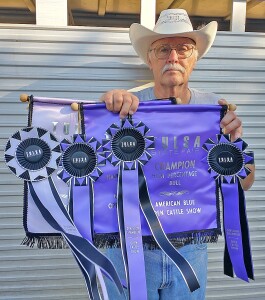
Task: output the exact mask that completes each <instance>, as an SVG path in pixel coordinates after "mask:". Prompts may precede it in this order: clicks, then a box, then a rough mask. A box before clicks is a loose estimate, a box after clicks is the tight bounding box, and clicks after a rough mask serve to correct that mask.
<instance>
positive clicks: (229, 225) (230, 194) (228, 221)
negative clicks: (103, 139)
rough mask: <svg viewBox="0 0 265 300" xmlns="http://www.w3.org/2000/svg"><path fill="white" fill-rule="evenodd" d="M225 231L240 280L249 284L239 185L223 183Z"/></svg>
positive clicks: (226, 240) (229, 250) (234, 266)
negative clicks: (241, 222)
mask: <svg viewBox="0 0 265 300" xmlns="http://www.w3.org/2000/svg"><path fill="white" fill-rule="evenodd" d="M221 189H222V193H223V201H224V231H225V242H226V246H227V249H228V253H229V256H230V259H231V262H232V265H233V268H234V272H235V274H236V276H237V277H238V278H241V279H242V280H244V281H247V282H248V275H247V271H246V266H245V262H244V253H243V243H242V232H241V226H240V213H239V197H238V183H237V182H236V183H222V184H221Z"/></svg>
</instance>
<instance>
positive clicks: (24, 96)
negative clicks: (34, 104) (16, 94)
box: [20, 94, 29, 102]
mask: <svg viewBox="0 0 265 300" xmlns="http://www.w3.org/2000/svg"><path fill="white" fill-rule="evenodd" d="M20 101H21V102H27V101H29V96H28V95H27V94H21V95H20Z"/></svg>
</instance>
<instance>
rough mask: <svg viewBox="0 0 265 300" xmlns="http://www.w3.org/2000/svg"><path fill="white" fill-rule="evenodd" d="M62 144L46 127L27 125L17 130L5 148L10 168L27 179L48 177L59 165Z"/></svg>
mask: <svg viewBox="0 0 265 300" xmlns="http://www.w3.org/2000/svg"><path fill="white" fill-rule="evenodd" d="M60 156H61V149H60V144H59V142H58V141H57V139H56V137H55V136H54V135H53V134H52V133H50V132H49V131H47V130H46V129H43V128H39V127H27V128H23V129H20V130H19V131H17V132H15V133H14V134H13V135H12V136H11V137H10V138H9V140H8V142H7V145H6V148H5V161H6V164H7V166H8V168H9V169H10V170H11V171H12V173H14V174H15V175H16V176H17V177H18V178H20V179H22V180H25V181H31V182H33V181H40V180H44V179H47V178H48V177H49V176H50V175H51V174H52V173H53V172H54V171H55V170H56V169H57V167H58V165H59V161H60Z"/></svg>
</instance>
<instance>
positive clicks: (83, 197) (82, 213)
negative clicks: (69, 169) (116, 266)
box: [71, 179, 93, 242]
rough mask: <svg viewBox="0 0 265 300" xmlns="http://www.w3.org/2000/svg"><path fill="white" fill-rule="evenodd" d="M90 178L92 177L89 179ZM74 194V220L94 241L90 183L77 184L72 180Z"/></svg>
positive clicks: (87, 236) (84, 234) (87, 237)
mask: <svg viewBox="0 0 265 300" xmlns="http://www.w3.org/2000/svg"><path fill="white" fill-rule="evenodd" d="M88 180H90V179H88ZM71 188H72V189H73V190H72V192H73V193H72V195H73V221H74V223H75V226H76V227H77V229H78V231H79V232H80V233H81V235H82V236H83V237H84V238H86V239H87V240H89V241H91V242H92V228H91V223H92V222H91V221H92V220H93V218H91V217H92V215H91V213H92V212H91V201H93V199H91V198H90V189H91V187H90V185H89V184H88V185H84V186H76V185H74V179H72V182H71Z"/></svg>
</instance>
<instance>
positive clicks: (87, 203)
mask: <svg viewBox="0 0 265 300" xmlns="http://www.w3.org/2000/svg"><path fill="white" fill-rule="evenodd" d="M74 181H75V179H72V180H71V187H70V188H71V189H72V193H71V194H72V197H73V199H72V200H73V212H72V213H73V221H74V223H75V226H76V228H77V229H78V231H79V232H80V234H81V235H82V236H83V237H84V238H86V239H87V240H89V241H90V242H93V241H92V234H93V225H92V224H93V207H94V203H93V202H94V197H93V195H94V192H93V183H92V181H91V179H90V178H88V184H87V185H84V186H76V185H75V184H74ZM94 268H95V272H96V274H97V278H98V280H99V283H100V286H101V291H102V294H103V299H104V300H108V299H109V297H108V293H107V289H106V285H105V281H104V279H103V275H102V271H101V269H100V268H99V267H98V266H95V267H94ZM91 281H93V279H91Z"/></svg>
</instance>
